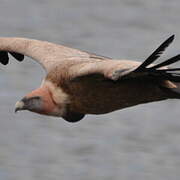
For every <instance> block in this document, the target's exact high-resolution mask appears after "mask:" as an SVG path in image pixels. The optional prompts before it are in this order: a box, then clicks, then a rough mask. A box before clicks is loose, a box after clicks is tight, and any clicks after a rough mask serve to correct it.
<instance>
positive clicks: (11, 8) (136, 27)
mask: <svg viewBox="0 0 180 180" xmlns="http://www.w3.org/2000/svg"><path fill="white" fill-rule="evenodd" d="M179 9H180V1H178V0H172V1H166V0H151V1H144V0H135V1H134V0H122V1H118V0H111V1H109V0H98V1H97V0H91V1H87V0H68V1H67V0H60V1H59V0H53V1H49V0H39V1H35V0H28V1H27V0H19V1H12V0H1V5H0V24H1V26H0V27H1V28H0V35H1V36H21V37H29V38H35V39H42V40H48V41H52V42H56V43H59V44H64V45H67V46H70V47H74V48H79V49H82V50H86V51H90V52H95V53H97V54H102V55H105V56H110V57H114V58H119V59H123V58H126V59H137V60H139V61H143V60H144V59H145V58H146V57H147V56H148V55H149V54H150V53H151V52H152V50H153V49H154V48H155V47H157V45H159V44H160V42H161V41H163V40H165V38H167V37H168V36H169V35H171V34H172V33H175V34H176V38H177V39H176V41H175V42H174V44H173V45H172V46H171V48H169V49H168V53H166V54H165V55H164V58H167V57H170V56H171V55H176V54H177V53H179V52H180V31H179V29H180V21H179V18H180V13H179ZM26 60H27V61H24V62H23V63H21V64H20V63H18V62H16V61H14V60H13V59H11V64H10V65H9V66H7V67H4V66H2V65H1V66H0V179H1V180H24V179H25V180H34V179H38V180H59V179H61V180H71V179H73V180H110V179H113V180H119V179H121V180H132V179H133V180H141V179H146V180H149V179H158V180H161V179H162V180H169V179H171V180H177V179H179V177H180V143H179V139H180V119H179V117H180V111H179V108H180V101H178V100H167V101H164V102H159V103H152V104H146V105H140V106H136V107H133V108H129V109H125V110H122V111H117V112H114V113H110V114H107V115H101V116H92V115H89V116H86V118H85V119H84V120H83V121H80V122H79V123H76V124H69V123H67V122H65V121H63V120H62V119H61V118H51V117H45V116H40V115H37V114H33V113H30V112H22V113H19V114H17V115H15V114H14V112H13V111H14V104H15V102H16V101H17V100H19V99H20V98H22V97H23V96H24V95H25V94H26V93H27V92H29V91H31V90H33V89H35V88H36V87H38V86H39V84H40V82H41V80H42V78H43V76H44V74H45V73H44V72H43V70H42V69H41V68H40V66H39V65H38V64H37V63H35V62H33V61H31V60H30V59H29V58H26Z"/></svg>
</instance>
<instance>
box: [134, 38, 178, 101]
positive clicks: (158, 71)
mask: <svg viewBox="0 0 180 180" xmlns="http://www.w3.org/2000/svg"><path fill="white" fill-rule="evenodd" d="M173 40H174V35H172V36H171V37H169V38H168V39H167V40H166V41H165V42H163V43H162V44H161V45H160V46H159V47H158V48H157V49H156V50H155V51H154V52H153V53H152V54H151V55H150V56H149V57H148V58H147V59H146V60H145V61H144V62H143V63H142V64H141V65H140V66H139V67H138V68H137V69H135V70H134V72H137V73H147V74H148V76H152V77H155V78H156V79H159V80H162V82H163V83H162V88H163V90H164V91H167V92H168V94H169V96H170V97H172V98H180V68H168V67H167V66H168V65H171V64H174V63H176V62H177V61H180V54H178V55H176V56H174V57H172V58H170V59H167V60H166V61H163V62H161V63H159V64H156V65H152V63H153V62H154V61H155V60H156V59H157V58H159V57H160V55H161V54H162V53H163V51H164V50H165V49H166V48H167V47H168V46H169V45H170V44H171V43H172V41H173Z"/></svg>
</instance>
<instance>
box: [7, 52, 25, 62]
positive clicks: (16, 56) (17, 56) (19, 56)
mask: <svg viewBox="0 0 180 180" xmlns="http://www.w3.org/2000/svg"><path fill="white" fill-rule="evenodd" d="M9 53H10V54H11V55H12V56H13V57H14V58H15V59H16V60H18V61H20V62H21V61H23V60H24V55H23V54H20V53H15V52H9Z"/></svg>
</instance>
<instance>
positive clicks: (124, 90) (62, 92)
mask: <svg viewBox="0 0 180 180" xmlns="http://www.w3.org/2000/svg"><path fill="white" fill-rule="evenodd" d="M173 39H174V35H173V36H171V37H170V38H168V39H167V40H166V41H165V42H164V43H162V44H161V45H160V46H159V47H158V48H157V49H156V50H155V51H154V52H153V53H152V54H151V55H150V56H149V57H148V58H147V59H146V60H145V61H144V62H143V63H140V62H137V61H129V60H114V59H110V58H106V57H103V56H97V55H95V54H90V53H87V52H83V51H79V50H76V49H72V48H68V47H64V46H61V45H57V44H53V43H49V42H46V41H39V40H32V39H25V38H0V62H1V63H2V64H4V65H6V64H8V62H9V57H8V53H10V54H11V55H12V56H13V57H14V58H15V59H17V60H18V61H22V60H23V59H24V55H26V56H29V57H31V58H32V59H34V60H36V61H37V62H39V63H40V64H41V65H42V66H43V67H44V69H45V70H46V72H47V76H46V77H45V78H44V80H43V82H42V84H41V86H40V88H38V89H36V90H34V91H33V92H31V93H29V94H28V95H26V96H25V97H24V98H23V99H22V100H21V101H19V102H17V103H16V109H15V111H19V110H29V111H33V112H36V113H40V114H45V115H52V116H60V117H63V118H64V119H65V120H67V121H69V122H76V121H79V120H81V119H82V118H83V117H84V115H85V114H103V113H108V112H112V111H115V110H118V109H123V108H126V107H130V106H134V105H138V104H142V103H148V102H153V101H160V100H165V99H168V98H180V85H179V82H180V76H179V75H180V74H178V71H179V70H180V69H179V68H173V69H172V68H171V69H168V68H167V67H166V66H167V65H170V64H172V63H175V62H176V61H179V60H180V55H177V56H175V57H173V58H171V59H169V60H166V61H164V62H162V63H160V64H158V65H154V64H152V63H153V62H154V61H155V60H156V59H157V58H158V57H159V56H160V55H161V54H162V52H163V51H164V50H165V49H166V47H168V46H169V44H170V43H171V42H172V41H173Z"/></svg>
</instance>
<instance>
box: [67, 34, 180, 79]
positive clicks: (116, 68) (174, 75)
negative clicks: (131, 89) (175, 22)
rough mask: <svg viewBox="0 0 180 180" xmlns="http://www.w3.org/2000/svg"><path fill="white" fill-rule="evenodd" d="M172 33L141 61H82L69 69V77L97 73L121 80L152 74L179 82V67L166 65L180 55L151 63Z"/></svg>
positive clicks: (171, 39) (78, 77) (166, 44)
mask: <svg viewBox="0 0 180 180" xmlns="http://www.w3.org/2000/svg"><path fill="white" fill-rule="evenodd" d="M173 39H174V35H173V36H171V37H169V38H168V39H167V40H166V41H164V42H163V43H162V44H161V45H160V46H159V47H158V48H157V49H156V50H155V51H154V52H153V53H152V54H151V55H150V56H149V57H148V58H147V59H146V60H145V61H144V62H143V63H141V64H140V63H139V62H136V61H127V60H121V61H115V60H107V61H101V62H91V63H86V62H85V63H82V64H81V65H77V66H74V67H72V68H71V69H70V72H69V73H70V74H71V78H72V79H73V80H75V79H80V78H82V77H83V78H84V77H85V76H88V77H89V76H90V75H93V74H99V75H101V76H103V77H104V78H107V79H110V80H114V81H117V80H122V79H131V78H139V77H147V76H153V77H158V78H162V79H168V80H173V81H176V82H180V74H179V73H178V72H177V71H180V68H171V69H168V68H167V67H166V66H167V65H170V64H173V63H175V62H177V61H179V60H180V55H177V56H175V57H172V58H170V59H168V60H166V61H164V62H162V63H159V64H157V65H154V64H152V63H153V62H154V61H155V60H156V59H157V58H158V57H160V55H161V54H162V52H163V51H164V50H165V49H166V48H167V47H168V46H169V45H170V44H171V42H172V41H173Z"/></svg>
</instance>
